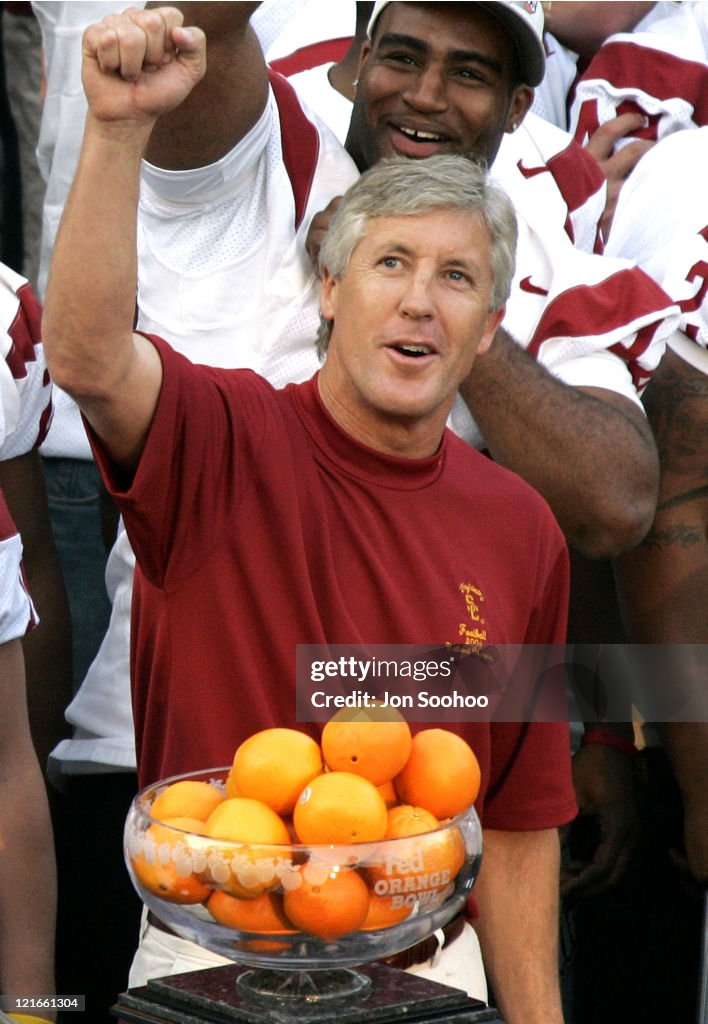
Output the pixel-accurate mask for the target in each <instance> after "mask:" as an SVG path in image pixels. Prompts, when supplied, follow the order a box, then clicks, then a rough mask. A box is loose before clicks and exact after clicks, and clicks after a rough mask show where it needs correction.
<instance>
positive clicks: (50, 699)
mask: <svg viewBox="0 0 708 1024" xmlns="http://www.w3.org/2000/svg"><path fill="white" fill-rule="evenodd" d="M0 490H2V492H3V493H4V495H5V500H6V502H7V507H8V508H9V510H10V514H11V515H12V518H13V520H14V522H15V526H16V527H17V530H18V532H19V534H20V537H21V538H22V547H23V560H24V565H25V572H26V573H27V581H28V583H29V589H30V593H31V594H32V599H33V601H34V603H35V606H36V608H37V613H38V615H39V619H40V622H39V625H38V626H37V628H36V629H33V630H32V631H31V632H30V633H29V634H28V635H27V636H26V637H24V638H23V641H22V646H23V648H24V658H25V666H26V675H27V701H28V705H29V717H30V725H31V729H32V739H33V741H34V746H35V750H36V752H37V758H38V760H39V763H40V765H41V767H42V770H45V769H46V765H47V758H48V757H49V754H50V752H51V751H52V750H53V749H54V747H55V746H56V744H57V743H58V742H59V741H60V740H61V739H63V738H64V737H65V736H67V735H68V726H67V724H66V721H65V719H64V712H65V710H66V708H67V706H68V704H69V701H70V700H71V697H72V685H71V619H70V616H69V605H68V601H67V597H66V591H65V589H64V580H63V577H62V574H61V568H60V566H59V558H58V555H57V553H56V548H55V545H54V538H53V536H52V531H51V526H50V522H49V511H48V507H47V491H46V486H45V483H44V473H43V470H42V462H41V459H40V456H39V452H37V451H30V452H27V454H26V455H20V456H18V457H17V458H14V459H7V460H5V461H3V462H0Z"/></svg>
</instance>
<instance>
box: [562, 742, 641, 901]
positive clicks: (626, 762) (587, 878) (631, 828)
mask: <svg viewBox="0 0 708 1024" xmlns="http://www.w3.org/2000/svg"><path fill="white" fill-rule="evenodd" d="M573 783H574V785H575V795H576V799H577V801H578V806H579V807H580V815H579V816H578V818H577V819H576V821H575V823H574V824H573V825H571V826H570V830H569V835H568V839H567V841H568V843H569V846H570V849H571V856H570V859H569V860H568V862H567V864H565V865H564V868H563V871H562V874H561V894H562V895H563V896H592V895H595V893H598V892H602V891H603V890H605V889H608V888H610V887H611V886H612V885H615V884H616V883H617V882H618V881H619V879H620V878H621V876H622V874H623V872H624V870H625V868H626V867H627V864H628V863H629V860H630V858H631V856H632V852H633V851H634V847H635V844H636V842H637V838H638V834H639V815H638V809H637V794H636V787H635V780H634V766H633V760H632V758H631V757H630V756H629V755H628V754H625V753H624V752H623V751H620V750H616V749H615V748H614V747H609V746H604V745H602V744H600V743H591V744H588V745H587V746H585V747H581V748H580V750H579V751H578V752H577V754H576V755H575V757H574V758H573ZM589 818H594V822H593V824H595V825H596V826H597V827H596V831H597V838H596V842H595V843H594V844H593V848H591V849H588V850H577V847H576V849H575V850H574V846H575V844H574V837H573V830H574V829H575V830H577V831H578V832H582V831H583V827H584V826H585V825H586V824H587V822H588V819H589Z"/></svg>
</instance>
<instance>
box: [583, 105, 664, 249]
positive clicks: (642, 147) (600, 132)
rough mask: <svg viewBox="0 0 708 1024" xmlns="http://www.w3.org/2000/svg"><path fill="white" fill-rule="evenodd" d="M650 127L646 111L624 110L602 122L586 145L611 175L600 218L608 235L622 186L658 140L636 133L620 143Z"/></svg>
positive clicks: (602, 167)
mask: <svg viewBox="0 0 708 1024" xmlns="http://www.w3.org/2000/svg"><path fill="white" fill-rule="evenodd" d="M647 127H648V126H647V119H646V117H645V116H644V114H640V113H628V114H620V115H619V117H613V118H612V119H611V120H610V121H606V122H605V123H604V124H603V125H600V127H599V128H598V129H597V130H596V131H595V132H594V133H593V134H592V135H591V136H590V138H589V139H588V141H587V143H586V145H585V148H586V150H587V151H588V153H590V154H591V155H592V156H594V157H595V159H596V160H597V162H598V163H599V165H600V169H601V170H602V173H603V174H604V175H605V177H606V179H607V202H606V204H605V212H604V213H603V215H602V220H601V222H600V228H601V230H602V234H603V237H604V238H607V237H608V235H609V233H610V228H611V227H612V221H613V219H614V216H615V211H616V209H617V201H618V199H619V194H620V191H621V189H622V186H623V185H624V183H625V181H626V180H627V178H628V177H629V175H630V174H631V173H632V171H633V170H634V168H635V167H636V166H637V164H638V163H639V161H640V160H641V158H642V157H643V156H644V154H645V153H647V152H648V151H649V150H650V149H651V148H652V146H654V145H655V144H656V140H655V139H651V138H637V137H634V138H632V141H631V142H630V141H625V143H624V145H621V146H620V145H619V143H620V142H623V141H624V140H628V139H629V138H630V137H631V136H636V135H637V133H641V132H643V131H644V130H645V129H647Z"/></svg>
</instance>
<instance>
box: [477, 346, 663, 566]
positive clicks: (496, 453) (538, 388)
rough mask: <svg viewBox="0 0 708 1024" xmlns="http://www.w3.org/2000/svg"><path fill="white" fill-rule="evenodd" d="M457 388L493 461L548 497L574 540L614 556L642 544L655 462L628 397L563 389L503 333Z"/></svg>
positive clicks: (590, 551) (590, 552) (593, 553)
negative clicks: (512, 471) (516, 474)
mask: <svg viewBox="0 0 708 1024" xmlns="http://www.w3.org/2000/svg"><path fill="white" fill-rule="evenodd" d="M460 392H461V394H462V397H463V398H464V399H465V401H466V403H467V405H468V406H469V409H470V411H471V413H472V415H473V416H474V418H475V421H476V422H477V424H478V426H479V428H480V430H481V432H482V436H483V437H484V439H485V442H486V444H487V447H488V448H489V450H490V452H491V453H492V455H493V457H494V459H495V460H496V461H497V462H499V463H501V464H502V465H504V466H507V467H508V468H509V469H512V470H514V472H516V473H518V474H519V475H520V476H522V477H523V478H524V480H526V481H527V482H528V483H530V484H531V485H532V486H533V487H535V488H536V490H538V491H539V492H540V493H541V494H542V495H543V496H544V498H545V499H546V501H547V502H548V504H549V505H550V506H551V508H552V510H553V512H554V514H555V516H556V518H557V519H558V522H559V523H560V525H561V528H562V529H563V531H564V532H565V535H566V537H567V538H568V541H569V543H570V544H572V545H573V546H574V547H576V548H578V550H580V551H581V552H582V553H583V554H585V555H587V556H588V557H591V558H611V557H613V556H615V555H617V554H619V553H620V552H621V551H624V550H626V549H628V548H630V547H633V546H634V545H635V544H638V543H639V542H640V541H641V539H642V537H644V535H645V534H646V532H647V530H648V529H649V525H650V524H651V521H652V517H653V514H654V508H655V505H656V493H657V485H658V456H657V453H656V447H655V444H654V441H653V438H652V434H651V430H650V429H649V426H648V424H647V422H646V420H645V418H644V416H643V414H642V412H641V410H640V409H639V408H637V407H635V406H634V405H633V403H632V402H631V401H630V400H629V399H627V398H624V397H622V396H621V395H617V394H615V393H614V392H611V391H605V390H603V389H600V388H578V387H569V386H568V385H566V384H563V383H562V382H561V381H559V380H557V379H556V378H555V377H552V376H551V374H550V373H548V371H547V370H546V369H545V368H544V367H543V366H541V365H540V364H539V363H538V362H537V361H536V360H535V359H533V358H532V357H531V356H529V355H528V354H527V353H526V352H524V351H522V350H521V349H520V348H519V346H518V345H516V344H515V343H514V342H513V341H512V340H511V338H509V336H508V335H507V334H506V333H505V332H504V331H503V330H502V331H498V332H497V335H496V337H495V339H494V344H493V345H492V346H491V348H490V349H489V351H488V352H486V353H485V354H484V355H483V356H480V357H479V358H478V359H477V360H476V362H475V365H474V370H473V372H472V373H471V374H470V377H469V378H468V379H467V381H465V382H464V384H463V385H462V387H461V388H460Z"/></svg>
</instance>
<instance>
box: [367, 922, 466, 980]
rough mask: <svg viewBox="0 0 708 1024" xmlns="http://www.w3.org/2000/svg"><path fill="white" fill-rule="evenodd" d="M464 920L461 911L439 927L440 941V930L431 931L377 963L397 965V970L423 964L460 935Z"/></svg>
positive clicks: (463, 927)
mask: <svg viewBox="0 0 708 1024" xmlns="http://www.w3.org/2000/svg"><path fill="white" fill-rule="evenodd" d="M465 920H466V918H465V915H464V913H461V914H458V915H457V917H453V919H452V921H448V923H447V924H446V925H445V926H444V927H443V928H442V929H441V931H442V934H443V938H442V942H441V941H440V939H439V934H440V932H433V934H432V935H429V936H428V938H427V939H421V940H420V942H416V944H415V945H414V946H409V947H408V949H402V950H401V951H400V953H393V954H392V955H391V956H384V957H382V958H381V959H380V960H378V961H377V963H380V964H385V965H386V967H397V968H398V969H399V971H407V970H408V968H409V967H415V965H416V964H424V963H425V962H426V960H431V959H432V958H433V957H434V956H435V954H436V953H437V951H438V949H447V947H448V946H449V945H451V943H453V942H454V941H455V939H458V938H459V937H460V935H462V933H463V931H464V930H465Z"/></svg>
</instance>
